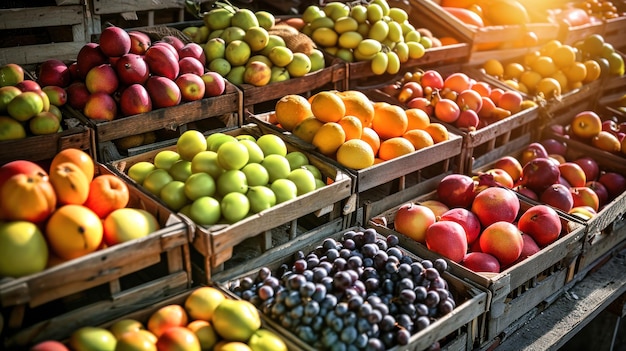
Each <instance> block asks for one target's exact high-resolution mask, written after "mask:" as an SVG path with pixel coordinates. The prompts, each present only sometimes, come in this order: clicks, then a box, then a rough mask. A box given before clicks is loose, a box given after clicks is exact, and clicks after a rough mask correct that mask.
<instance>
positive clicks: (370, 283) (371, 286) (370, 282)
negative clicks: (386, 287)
mask: <svg viewBox="0 0 626 351" xmlns="http://www.w3.org/2000/svg"><path fill="white" fill-rule="evenodd" d="M379 282H380V281H379V280H378V278H368V279H367V280H366V281H365V288H366V289H367V291H369V292H374V291H376V290H378V288H379V286H380V283H379Z"/></svg>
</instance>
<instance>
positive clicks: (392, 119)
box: [372, 102, 409, 139]
mask: <svg viewBox="0 0 626 351" xmlns="http://www.w3.org/2000/svg"><path fill="white" fill-rule="evenodd" d="M408 125H409V120H408V117H407V116H406V112H404V109H402V107H400V106H397V105H392V104H389V103H386V102H376V103H374V119H373V120H372V129H374V131H376V133H378V135H379V136H380V138H381V139H389V138H393V137H398V136H401V135H402V134H404V132H406V129H407V127H408Z"/></svg>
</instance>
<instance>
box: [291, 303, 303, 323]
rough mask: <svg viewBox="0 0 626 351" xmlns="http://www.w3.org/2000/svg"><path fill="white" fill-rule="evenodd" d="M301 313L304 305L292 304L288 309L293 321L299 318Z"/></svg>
mask: <svg viewBox="0 0 626 351" xmlns="http://www.w3.org/2000/svg"><path fill="white" fill-rule="evenodd" d="M303 315H304V306H302V305H297V306H294V307H293V308H292V309H291V310H290V311H289V317H291V319H292V320H294V321H297V320H300V318H302V316H303Z"/></svg>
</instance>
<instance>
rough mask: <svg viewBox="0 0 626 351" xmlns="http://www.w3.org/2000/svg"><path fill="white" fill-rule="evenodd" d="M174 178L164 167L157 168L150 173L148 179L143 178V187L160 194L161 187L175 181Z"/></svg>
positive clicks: (157, 194)
mask: <svg viewBox="0 0 626 351" xmlns="http://www.w3.org/2000/svg"><path fill="white" fill-rule="evenodd" d="M173 180H174V178H172V176H171V175H170V174H169V173H168V172H167V171H166V170H164V169H162V168H157V169H155V170H154V171H152V172H150V173H148V175H147V176H146V179H144V180H143V183H142V185H143V187H144V188H145V189H146V190H148V191H149V192H150V193H152V194H154V195H156V196H159V194H160V193H161V189H163V187H164V186H165V185H167V183H169V182H171V181H173Z"/></svg>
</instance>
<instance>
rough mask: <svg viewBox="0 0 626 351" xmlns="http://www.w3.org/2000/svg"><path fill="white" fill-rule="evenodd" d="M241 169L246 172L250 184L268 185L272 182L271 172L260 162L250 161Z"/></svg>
mask: <svg viewBox="0 0 626 351" xmlns="http://www.w3.org/2000/svg"><path fill="white" fill-rule="evenodd" d="M241 171H242V172H243V173H245V175H246V179H247V180H248V186H249V187H250V186H257V185H267V184H268V183H269V182H270V174H269V172H268V171H267V169H266V168H265V167H263V165H261V164H260V163H248V164H247V165H245V166H244V167H243V168H242V169H241Z"/></svg>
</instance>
